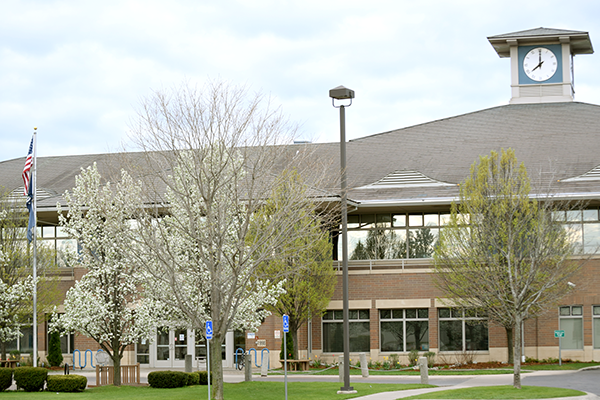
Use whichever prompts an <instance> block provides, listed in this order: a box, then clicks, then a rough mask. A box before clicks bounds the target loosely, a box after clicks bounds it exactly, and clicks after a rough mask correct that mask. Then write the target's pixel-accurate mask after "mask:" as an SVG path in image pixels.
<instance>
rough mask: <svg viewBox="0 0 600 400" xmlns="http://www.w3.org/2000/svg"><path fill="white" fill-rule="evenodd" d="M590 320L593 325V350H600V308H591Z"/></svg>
mask: <svg viewBox="0 0 600 400" xmlns="http://www.w3.org/2000/svg"><path fill="white" fill-rule="evenodd" d="M592 318H593V324H594V348H595V349H600V306H593V307H592Z"/></svg>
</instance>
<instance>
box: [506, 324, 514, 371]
mask: <svg viewBox="0 0 600 400" xmlns="http://www.w3.org/2000/svg"><path fill="white" fill-rule="evenodd" d="M504 329H505V330H506V347H507V348H508V363H509V364H512V363H514V362H515V352H514V349H515V348H514V344H513V330H514V328H513V327H510V328H507V327H504Z"/></svg>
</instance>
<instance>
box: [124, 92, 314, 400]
mask: <svg viewBox="0 0 600 400" xmlns="http://www.w3.org/2000/svg"><path fill="white" fill-rule="evenodd" d="M264 100H265V99H264V98H262V97H261V96H260V95H256V96H250V95H249V94H248V93H247V91H246V90H244V89H243V88H237V87H231V86H228V85H226V84H222V83H214V82H213V83H210V84H208V85H206V86H205V87H203V88H202V89H199V90H198V89H196V88H192V87H189V86H187V87H186V86H184V87H182V88H180V89H178V90H174V91H172V92H167V93H156V94H155V95H154V96H153V97H151V98H149V99H148V100H147V101H146V102H145V103H144V104H143V108H142V110H141V111H140V113H139V119H138V123H137V124H136V125H135V126H133V128H132V131H133V134H134V139H135V141H136V143H137V145H138V146H139V147H140V148H141V149H142V150H143V152H142V153H141V155H142V157H141V159H137V160H136V162H137V163H136V166H137V167H146V168H149V169H150V171H145V172H144V173H143V174H140V175H143V176H146V177H148V179H147V181H146V182H145V183H146V184H147V187H148V188H153V190H149V191H148V193H153V194H155V195H156V198H153V199H149V203H153V204H155V205H156V208H155V210H154V213H153V214H152V215H150V216H148V217H147V218H146V219H140V233H139V239H140V240H141V241H142V242H143V248H144V251H143V252H142V253H141V254H140V255H139V257H140V260H141V261H143V264H145V265H146V266H147V267H148V274H149V276H151V277H152V280H153V281H154V282H155V283H154V284H153V285H149V286H151V287H153V288H155V290H154V291H153V295H156V296H157V297H159V298H160V299H161V300H162V301H163V302H164V303H168V304H169V306H170V307H171V308H172V309H174V310H179V313H178V314H177V316H178V318H179V317H181V318H185V319H187V320H188V321H189V322H188V324H191V326H192V327H194V328H203V327H204V322H205V321H206V320H207V319H208V318H210V319H211V320H212V322H213V340H212V343H211V345H212V346H211V355H212V356H211V371H213V373H214V384H213V386H214V388H215V390H214V391H213V392H212V393H213V394H214V398H215V399H222V398H223V374H222V372H223V371H222V359H221V351H220V348H221V345H222V343H223V342H224V340H225V335H226V333H227V331H229V330H232V329H236V328H245V329H254V328H256V327H257V326H258V325H259V324H260V321H261V319H262V318H263V317H264V316H265V315H267V311H265V310H264V308H265V305H268V304H274V303H275V301H276V300H277V296H278V295H279V294H280V293H281V279H280V277H279V276H278V275H280V274H281V273H284V272H285V271H281V272H279V271H276V272H273V273H272V274H271V275H270V276H265V274H262V273H261V268H260V266H261V264H264V263H265V262H268V261H270V260H272V259H273V257H280V256H286V255H287V252H294V251H297V250H298V249H297V248H295V247H293V246H291V245H289V244H290V243H294V242H295V240H296V239H297V238H298V237H305V236H307V234H308V232H309V231H310V230H308V229H304V228H303V225H302V224H295V222H296V221H304V220H305V219H304V215H305V214H306V213H309V212H312V208H313V207H316V206H317V204H316V203H312V202H307V201H306V198H305V192H304V191H302V193H292V194H290V196H289V197H287V198H286V199H285V201H282V202H280V203H278V204H277V208H275V209H274V210H272V212H271V213H270V214H269V218H268V219H265V220H264V221H263V222H261V223H259V224H256V223H255V222H256V221H255V218H256V216H257V215H259V214H260V213H258V211H259V210H261V209H262V208H263V207H264V206H265V200H266V199H267V198H269V197H270V196H272V195H273V190H274V188H276V187H278V186H280V183H281V179H285V177H282V175H281V174H280V172H281V170H282V168H285V167H286V166H287V165H288V164H289V163H290V161H291V160H293V161H294V163H295V166H296V167H297V168H298V171H299V172H305V170H303V169H302V167H303V166H304V167H306V166H310V167H311V171H313V172H314V174H315V175H317V176H322V175H323V174H322V172H321V169H320V168H319V163H318V162H314V163H312V164H308V163H304V162H303V161H305V158H304V150H305V149H304V147H303V146H297V147H295V148H293V149H291V148H290V147H289V146H288V147H286V148H282V147H277V146H276V145H277V144H278V141H279V140H281V138H282V137H283V138H284V139H286V140H291V139H290V138H291V136H290V135H291V134H293V131H294V127H293V126H290V125H289V124H288V123H287V122H286V120H285V119H284V118H282V116H281V113H280V112H279V110H278V109H272V108H271V107H270V104H269V103H268V102H266V101H264ZM288 152H290V153H289V154H288ZM288 156H289V157H288ZM163 194H165V196H164V197H163ZM157 221H158V222H157ZM257 225H258V226H260V228H261V229H260V230H259V231H254V232H252V229H253V227H255V226H257ZM140 248H141V246H140ZM276 248H281V249H285V250H286V254H281V253H279V252H275V251H274V249H276ZM276 282H279V283H276ZM202 331H203V329H202Z"/></svg>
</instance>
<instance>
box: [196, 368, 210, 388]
mask: <svg viewBox="0 0 600 400" xmlns="http://www.w3.org/2000/svg"><path fill="white" fill-rule="evenodd" d="M197 374H198V377H199V378H200V382H199V383H200V384H201V385H208V372H206V371H199V372H197ZM210 375H211V381H212V374H210Z"/></svg>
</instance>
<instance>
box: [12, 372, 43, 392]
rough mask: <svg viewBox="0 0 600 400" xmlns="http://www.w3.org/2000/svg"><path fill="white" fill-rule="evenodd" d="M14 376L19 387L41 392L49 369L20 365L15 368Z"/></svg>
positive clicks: (27, 390)
mask: <svg viewBox="0 0 600 400" xmlns="http://www.w3.org/2000/svg"><path fill="white" fill-rule="evenodd" d="M13 376H14V377H15V383H16V384H17V388H18V389H23V390H25V391H26V392H39V391H40V390H43V389H44V383H45V382H46V378H47V377H48V370H47V369H46V368H40V367H19V368H15V372H14V375H13Z"/></svg>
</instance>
